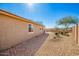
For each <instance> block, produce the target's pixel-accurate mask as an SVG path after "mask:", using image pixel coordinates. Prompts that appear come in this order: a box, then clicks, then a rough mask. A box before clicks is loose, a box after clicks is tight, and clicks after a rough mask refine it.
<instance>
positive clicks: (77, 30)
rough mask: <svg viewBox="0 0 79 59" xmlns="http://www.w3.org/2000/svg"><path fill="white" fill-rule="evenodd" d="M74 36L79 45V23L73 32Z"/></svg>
mask: <svg viewBox="0 0 79 59" xmlns="http://www.w3.org/2000/svg"><path fill="white" fill-rule="evenodd" d="M72 33H73V34H72V36H73V37H72V38H73V39H74V41H75V43H76V44H78V45H79V25H78V27H77V25H75V26H74V27H73V32H72Z"/></svg>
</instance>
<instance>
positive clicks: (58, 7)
mask: <svg viewBox="0 0 79 59" xmlns="http://www.w3.org/2000/svg"><path fill="white" fill-rule="evenodd" d="M0 9H3V10H6V11H8V12H11V13H14V14H16V15H19V16H21V17H24V18H27V19H30V20H33V21H36V22H42V23H43V24H44V25H45V26H46V27H48V28H52V27H55V26H56V21H57V20H59V19H61V18H62V17H65V16H75V17H79V4H73V3H71V4H68V3H65V4H64V3H63V4H62V3H33V4H29V3H24V4H21V3H0Z"/></svg>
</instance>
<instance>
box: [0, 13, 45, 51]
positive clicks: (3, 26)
mask: <svg viewBox="0 0 79 59" xmlns="http://www.w3.org/2000/svg"><path fill="white" fill-rule="evenodd" d="M28 24H29V23H26V22H23V21H21V20H19V19H15V18H11V17H9V16H6V15H2V14H0V50H3V49H6V48H9V47H11V46H13V45H16V44H18V43H20V42H22V41H24V40H28V39H30V38H32V37H34V36H36V35H39V34H41V33H43V31H42V30H40V29H39V27H38V26H37V25H34V24H32V25H33V26H34V29H33V32H28Z"/></svg>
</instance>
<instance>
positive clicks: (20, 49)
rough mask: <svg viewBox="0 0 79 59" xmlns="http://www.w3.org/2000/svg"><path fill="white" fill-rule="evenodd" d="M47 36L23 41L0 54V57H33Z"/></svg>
mask: <svg viewBox="0 0 79 59" xmlns="http://www.w3.org/2000/svg"><path fill="white" fill-rule="evenodd" d="M48 35H49V34H47V33H43V34H41V35H39V36H36V37H34V38H32V39H29V40H27V41H24V42H22V43H20V44H18V45H16V46H14V47H12V48H10V49H7V50H5V51H1V52H0V56H34V54H35V53H36V52H37V51H38V49H39V48H40V47H41V45H42V44H43V43H44V41H45V40H46V38H47V37H48Z"/></svg>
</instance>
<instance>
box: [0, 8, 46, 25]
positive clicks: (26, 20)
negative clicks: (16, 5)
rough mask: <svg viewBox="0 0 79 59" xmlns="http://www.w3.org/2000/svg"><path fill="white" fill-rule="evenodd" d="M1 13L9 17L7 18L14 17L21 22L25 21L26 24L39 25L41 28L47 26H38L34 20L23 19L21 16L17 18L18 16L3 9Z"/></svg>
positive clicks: (0, 10)
mask: <svg viewBox="0 0 79 59" xmlns="http://www.w3.org/2000/svg"><path fill="white" fill-rule="evenodd" d="M0 13H1V14H4V15H7V16H10V17H13V18H17V19H20V20H22V21H24V22H28V23H33V24H36V25H39V26H43V27H45V26H44V25H42V24H38V23H36V22H34V21H32V20H29V19H26V18H23V17H21V16H17V15H16V14H13V13H10V12H7V11H5V10H2V9H0Z"/></svg>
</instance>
